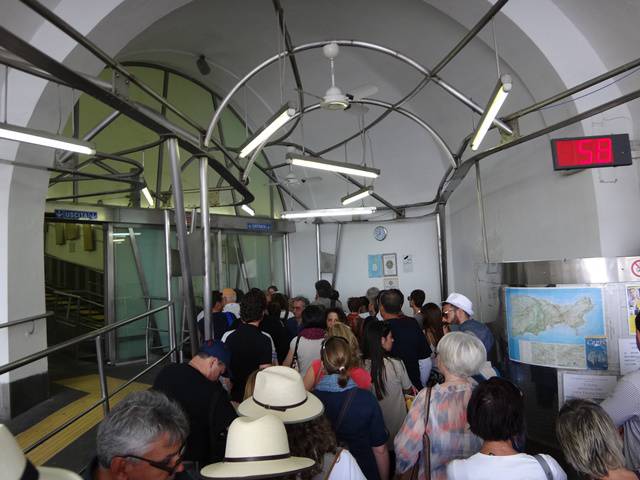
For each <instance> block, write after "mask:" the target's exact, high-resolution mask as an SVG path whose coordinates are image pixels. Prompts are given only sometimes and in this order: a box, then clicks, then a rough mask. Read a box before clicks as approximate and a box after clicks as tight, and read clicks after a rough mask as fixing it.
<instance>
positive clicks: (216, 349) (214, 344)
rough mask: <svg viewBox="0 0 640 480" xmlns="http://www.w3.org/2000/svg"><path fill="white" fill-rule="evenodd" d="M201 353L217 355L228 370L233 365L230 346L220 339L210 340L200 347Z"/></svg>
mask: <svg viewBox="0 0 640 480" xmlns="http://www.w3.org/2000/svg"><path fill="white" fill-rule="evenodd" d="M200 352H201V353H206V354H207V355H209V356H210V357H216V358H217V359H218V360H219V361H220V362H222V363H224V365H225V367H227V368H226V370H227V371H229V368H230V367H231V352H230V351H229V348H228V347H227V346H226V345H225V344H224V343H223V342H221V341H220V340H209V341H207V342H205V343H203V344H202V346H201V347H200Z"/></svg>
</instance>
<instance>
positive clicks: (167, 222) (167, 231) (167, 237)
mask: <svg viewBox="0 0 640 480" xmlns="http://www.w3.org/2000/svg"><path fill="white" fill-rule="evenodd" d="M164 259H165V262H166V267H167V303H171V304H172V305H171V306H170V307H169V308H168V309H167V316H168V318H169V348H170V349H171V361H172V362H173V363H176V362H177V361H178V357H177V355H176V353H177V352H176V320H175V308H174V306H173V294H172V292H171V273H172V272H171V219H170V217H169V210H164Z"/></svg>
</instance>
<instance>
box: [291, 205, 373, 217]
mask: <svg viewBox="0 0 640 480" xmlns="http://www.w3.org/2000/svg"><path fill="white" fill-rule="evenodd" d="M375 211H376V207H352V208H323V209H319V210H303V211H301V212H282V214H281V215H280V218H284V219H296V218H317V217H345V216H349V215H371V214H372V213H375Z"/></svg>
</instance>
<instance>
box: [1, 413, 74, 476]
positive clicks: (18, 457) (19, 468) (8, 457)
mask: <svg viewBox="0 0 640 480" xmlns="http://www.w3.org/2000/svg"><path fill="white" fill-rule="evenodd" d="M0 465H1V466H2V475H1V476H2V479H3V480H26V479H29V478H38V479H39V480H82V479H81V478H80V476H79V475H78V474H77V473H74V472H72V471H70V470H64V469H62V468H53V467H37V468H36V467H34V466H33V464H32V463H31V462H30V461H29V460H27V458H26V457H25V456H24V453H22V450H21V449H20V445H18V442H16V439H15V438H14V437H13V435H11V432H10V431H9V429H8V428H7V427H6V426H4V425H2V424H0Z"/></svg>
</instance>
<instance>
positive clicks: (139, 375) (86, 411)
mask: <svg viewBox="0 0 640 480" xmlns="http://www.w3.org/2000/svg"><path fill="white" fill-rule="evenodd" d="M174 350H176V349H175V348H174V349H171V350H169V351H168V352H167V353H166V354H165V355H163V356H162V357H160V358H159V359H158V360H157V361H155V362H154V363H152V364H151V365H149V366H148V367H147V368H145V369H144V370H142V371H141V372H140V373H138V374H137V375H136V376H134V377H133V378H131V379H130V380H128V381H127V382H125V383H124V384H122V385H120V386H119V387H118V388H117V389H116V390H114V391H113V392H112V393H111V394H110V395H108V396H107V398H106V399H105V398H104V397H102V398H100V400H98V401H97V402H94V403H93V404H91V405H90V406H89V407H87V408H86V409H85V410H83V411H82V412H80V413H79V414H78V415H76V416H74V417H72V418H70V419H69V420H67V421H66V422H64V423H63V424H62V425H60V426H59V427H57V428H55V429H54V430H52V431H50V432H49V433H47V434H46V435H45V436H44V437H42V438H40V439H39V440H36V441H35V442H34V443H32V444H31V445H29V446H28V447H27V448H25V449H24V453H29V452H30V451H31V450H33V449H34V448H37V447H39V446H40V445H42V444H43V443H44V442H46V441H47V440H49V439H50V438H51V437H53V436H54V435H57V434H58V433H60V432H61V431H62V430H64V429H65V428H67V427H68V426H69V425H71V424H72V423H74V422H75V421H77V420H79V419H80V418H82V417H84V416H85V415H86V414H88V413H89V412H91V411H92V410H94V409H96V408H98V407H99V406H100V405H103V404H104V403H105V401H107V400H108V399H110V398H113V397H114V396H116V395H117V394H118V393H120V392H121V391H122V390H124V389H125V388H126V387H128V386H129V385H131V384H132V383H133V382H135V381H136V380H137V379H138V378H140V377H141V376H142V375H144V374H145V373H147V372H149V371H150V370H152V369H154V368H155V367H157V366H158V365H159V364H160V363H161V362H163V361H164V360H166V359H167V358H168V357H169V355H171V354H172V353H173V352H174Z"/></svg>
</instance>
